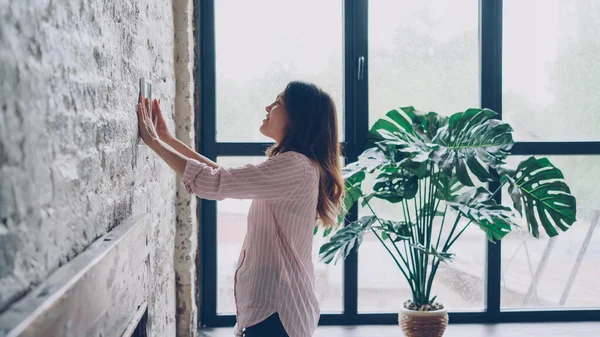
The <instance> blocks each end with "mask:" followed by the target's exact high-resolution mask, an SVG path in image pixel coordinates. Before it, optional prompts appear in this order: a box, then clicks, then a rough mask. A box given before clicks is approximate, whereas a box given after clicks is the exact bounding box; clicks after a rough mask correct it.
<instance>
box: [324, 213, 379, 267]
mask: <svg viewBox="0 0 600 337" xmlns="http://www.w3.org/2000/svg"><path fill="white" fill-rule="evenodd" d="M375 221H377V217H376V216H375V215H369V216H364V217H362V218H360V219H358V220H356V221H353V222H351V223H350V224H348V226H346V227H344V228H342V229H340V230H339V231H337V233H335V234H334V235H333V236H332V237H331V238H330V239H329V242H327V243H325V244H323V245H322V246H321V248H320V249H319V256H320V258H321V260H322V261H323V262H325V263H331V261H333V262H334V264H335V263H337V261H339V260H340V259H344V258H346V256H348V254H350V252H351V251H352V249H353V248H354V247H356V248H358V247H359V246H360V244H361V243H362V240H363V236H364V234H365V233H366V232H368V231H369V230H370V229H371V226H372V225H373V223H374V222H375Z"/></svg>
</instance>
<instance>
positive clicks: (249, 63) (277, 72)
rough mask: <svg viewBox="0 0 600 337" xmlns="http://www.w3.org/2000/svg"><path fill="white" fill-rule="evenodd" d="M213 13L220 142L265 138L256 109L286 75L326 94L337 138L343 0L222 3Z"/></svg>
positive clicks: (261, 110)
mask: <svg viewBox="0 0 600 337" xmlns="http://www.w3.org/2000/svg"><path fill="white" fill-rule="evenodd" d="M316 9H318V10H316ZM214 14H215V27H214V31H215V53H216V58H215V61H216V67H215V69H216V94H217V95H216V103H217V108H216V117H217V120H216V124H217V125H216V137H217V140H218V141H219V142H268V141H269V139H268V138H266V137H265V136H263V135H262V134H261V133H260V132H259V131H258V127H259V126H260V121H261V120H262V118H263V116H264V115H265V110H264V108H263V107H265V106H267V105H269V104H270V103H271V101H273V100H274V99H275V96H277V94H279V93H280V92H281V91H283V89H284V88H285V85H286V84H287V83H288V82H289V81H290V80H307V81H312V82H315V83H319V85H321V86H322V87H323V89H324V90H326V91H327V92H328V93H330V94H331V95H332V97H333V99H334V101H335V103H336V105H337V107H338V120H339V121H340V124H339V125H340V128H341V129H340V134H341V135H343V125H344V123H343V122H341V121H343V109H342V107H343V104H342V85H343V81H342V74H343V63H342V1H320V0H303V1H279V0H256V1H245V0H224V1H215V10H214Z"/></svg>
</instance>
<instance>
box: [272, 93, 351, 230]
mask: <svg viewBox="0 0 600 337" xmlns="http://www.w3.org/2000/svg"><path fill="white" fill-rule="evenodd" d="M283 104H284V106H285V109H286V111H287V113H288V117H289V124H288V127H287V130H286V133H285V136H284V137H283V139H282V140H281V142H279V143H277V144H275V145H273V146H272V147H271V148H270V149H268V150H267V155H268V156H269V157H271V156H274V155H276V154H278V153H282V152H286V151H296V152H299V153H302V154H303V155H305V156H307V157H308V158H310V159H311V160H312V161H313V162H314V163H315V164H316V166H317V168H318V169H319V173H320V174H319V176H320V178H319V202H318V203H317V213H318V219H319V220H320V222H321V225H322V226H323V227H334V226H336V225H337V216H338V214H339V211H340V205H341V201H342V197H343V194H344V178H343V177H342V168H341V165H340V145H339V140H338V124H337V114H336V108H335V103H334V102H333V99H331V96H329V94H327V93H326V92H325V91H323V90H322V89H321V88H319V87H317V86H316V85H314V84H312V83H307V82H302V81H293V82H290V83H289V84H288V85H287V86H286V88H285V90H284V92H283Z"/></svg>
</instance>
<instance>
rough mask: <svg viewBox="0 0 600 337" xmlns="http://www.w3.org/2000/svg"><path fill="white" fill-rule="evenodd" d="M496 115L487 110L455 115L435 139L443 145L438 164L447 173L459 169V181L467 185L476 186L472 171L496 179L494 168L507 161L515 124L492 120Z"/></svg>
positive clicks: (439, 150)
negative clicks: (472, 178) (470, 175)
mask: <svg viewBox="0 0 600 337" xmlns="http://www.w3.org/2000/svg"><path fill="white" fill-rule="evenodd" d="M495 115H496V113H495V112H493V111H492V110H488V109H483V110H481V109H468V110H466V111H465V112H460V113H457V114H454V115H452V116H451V117H450V119H449V121H448V125H447V126H444V127H442V128H440V129H439V130H438V134H437V135H436V136H435V137H434V139H433V142H434V143H435V144H439V145H440V147H439V148H437V149H436V150H435V152H434V155H433V158H434V160H435V161H436V163H437V164H438V166H439V167H441V168H442V169H443V170H444V171H446V172H447V173H448V174H450V173H451V172H452V171H453V169H456V176H457V178H458V180H459V181H460V182H461V183H463V184H465V185H468V186H473V185H474V184H473V181H472V180H471V178H470V177H469V172H470V173H472V174H474V175H475V176H476V177H477V178H478V179H479V180H480V181H482V182H485V181H493V180H497V178H498V177H497V174H496V172H495V170H494V168H496V167H498V166H499V165H501V164H503V163H504V159H505V158H506V156H507V155H508V151H509V150H510V148H511V147H512V145H513V144H514V141H513V139H512V131H513V129H512V127H510V125H508V124H507V123H504V122H501V121H499V120H496V119H492V117H494V116H495Z"/></svg>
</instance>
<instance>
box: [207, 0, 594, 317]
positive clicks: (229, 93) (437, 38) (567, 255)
mask: <svg viewBox="0 0 600 337" xmlns="http://www.w3.org/2000/svg"><path fill="white" fill-rule="evenodd" d="M199 19H200V20H199V21H200V24H201V27H200V29H199V30H198V32H199V36H198V38H199V46H200V54H199V55H200V57H199V61H198V62H199V63H198V66H199V78H198V80H199V82H200V83H199V84H200V85H199V88H201V91H200V94H201V97H200V102H201V108H200V111H199V119H198V121H199V123H198V126H199V130H198V134H199V135H201V137H200V138H199V149H200V151H201V152H202V153H203V154H204V155H206V156H208V157H209V158H212V159H214V160H218V161H219V163H223V164H226V165H228V166H237V165H242V164H246V163H256V162H259V161H261V160H264V150H265V149H266V148H267V147H268V146H269V145H270V144H269V140H268V139H267V138H266V137H263V136H262V135H261V134H260V132H259V131H258V127H259V123H260V121H261V120H262V118H263V115H264V107H265V106H266V105H267V104H268V103H270V101H271V100H272V99H273V98H274V96H275V95H277V94H278V93H279V92H281V90H283V88H284V86H285V84H286V83H287V82H288V81H290V80H294V79H301V80H302V79H304V80H308V81H313V82H316V83H318V84H319V85H321V86H322V87H323V88H324V89H325V90H327V91H328V92H329V93H331V94H332V96H333V97H334V100H335V102H336V105H337V108H338V114H339V115H338V120H339V121H340V132H341V134H340V135H341V136H342V137H341V138H342V142H343V146H344V155H345V159H346V161H347V162H351V161H354V160H356V158H357V156H358V155H359V154H360V152H361V147H362V144H363V141H364V137H365V136H366V134H367V131H368V129H369V127H370V125H372V124H373V123H374V122H375V120H377V119H378V118H379V117H381V116H382V115H383V114H385V113H386V112H387V111H389V110H391V109H393V108H396V107H399V106H409V105H412V106H414V107H415V108H417V109H419V110H423V111H436V112H438V113H442V114H452V113H454V112H457V111H462V110H465V109H466V108H469V107H486V108H491V109H493V110H495V111H497V112H498V113H499V116H498V117H499V118H501V119H504V120H506V121H508V122H509V123H511V125H513V126H514V128H515V139H516V141H517V143H516V144H515V146H514V147H513V156H511V157H510V158H509V159H510V160H511V161H515V162H516V161H518V160H519V159H521V158H525V157H526V156H529V155H536V156H548V157H549V158H550V159H551V161H552V162H553V163H554V164H556V165H557V166H558V167H559V168H561V170H562V171H563V173H564V174H565V176H566V179H567V182H568V183H569V185H570V186H571V187H572V190H573V193H574V194H575V196H576V197H577V199H578V206H579V207H580V208H581V209H580V210H579V212H578V222H577V223H576V224H574V225H573V228H571V229H570V230H569V231H568V232H567V233H565V234H563V235H561V236H559V237H558V238H555V239H548V238H544V237H542V238H541V239H539V240H535V239H532V238H531V237H530V236H524V235H523V233H522V232H515V233H511V234H510V235H509V236H507V237H506V238H505V240H503V241H502V243H500V244H491V243H489V242H487V241H486V240H485V237H484V235H483V233H482V232H481V231H480V230H479V229H478V228H477V227H475V226H472V227H471V228H469V230H467V231H466V232H465V234H464V235H463V237H462V238H461V240H459V241H458V242H457V244H456V246H454V247H455V253H456V258H455V261H454V262H452V263H451V264H449V265H447V266H442V268H441V269H440V270H439V271H438V277H437V278H436V283H434V288H433V291H434V292H435V293H436V294H437V295H438V296H439V299H440V300H441V301H442V302H443V303H444V304H446V306H447V307H448V308H449V310H450V320H451V321H453V322H508V321H510V322H516V321H545V320H566V321H569V320H578V321H581V320H597V319H598V317H599V315H600V300H599V298H600V294H599V293H598V291H597V289H600V283H598V280H597V277H594V274H595V273H594V267H595V266H596V265H598V262H600V261H598V259H599V256H600V252H599V251H598V249H596V248H595V247H596V246H598V244H599V243H600V242H599V240H600V237H599V236H598V235H600V234H597V231H598V229H597V227H600V211H599V209H600V199H599V197H598V195H600V193H598V191H597V188H596V186H595V184H592V183H590V181H593V179H595V177H596V176H598V175H599V174H600V172H599V169H598V168H599V167H600V162H599V159H598V158H600V123H597V119H599V118H600V112H599V111H600V105H599V103H598V102H600V93H599V92H598V90H596V88H597V87H598V83H597V82H598V80H597V79H598V78H600V67H599V66H598V65H597V64H596V63H597V62H595V60H596V59H597V57H596V55H597V54H599V53H600V42H598V41H600V40H599V39H598V35H599V33H600V24H599V23H598V22H600V20H599V19H600V5H599V4H598V3H597V2H596V1H593V0H526V1H518V0H504V1H502V0H479V1H477V0H456V1H451V2H449V1H445V0H431V1H426V2H418V1H409V0H371V1H368V0H345V1H342V0H335V1H321V0H303V1H300V0H289V1H279V0H256V1H242V0H222V1H221V0H219V1H215V0H207V1H201V2H200V8H199ZM363 61H364V62H363ZM361 62H363V63H361ZM359 69H360V70H361V71H359ZM500 198H501V200H500V201H501V202H503V203H505V204H508V203H509V202H510V199H509V198H507V196H506V193H500ZM249 204H250V203H249V202H247V201H235V200H226V201H221V202H214V201H205V200H203V201H202V202H201V204H200V206H201V207H200V216H201V226H200V232H201V233H200V236H201V243H200V247H201V255H200V256H201V259H202V261H201V265H200V269H201V275H202V280H201V286H202V289H201V293H202V296H201V297H202V298H201V301H202V302H201V303H200V307H201V318H200V321H201V322H202V324H205V325H208V326H225V325H231V326H232V325H233V324H234V323H235V316H234V312H235V305H234V301H233V272H234V268H235V262H236V261H237V257H238V254H239V250H240V247H241V244H242V240H243V237H244V234H245V227H246V214H247V211H248V207H249ZM372 206H373V207H374V208H375V209H376V210H381V211H382V212H389V213H390V214H392V215H393V213H394V209H393V207H386V208H385V209H382V207H383V205H381V204H378V203H377V201H374V202H373V204H372ZM367 213H369V212H368V210H367V209H364V208H361V207H357V209H356V210H353V211H352V212H351V213H350V219H351V220H353V219H356V218H357V217H358V216H359V215H364V214H367ZM323 242H324V239H323V238H322V237H321V236H320V235H317V236H315V242H314V253H315V272H316V280H317V292H318V296H319V300H320V303H321V310H322V314H323V315H322V316H321V324H396V323H397V311H398V308H400V306H401V305H402V303H403V302H404V301H405V300H406V299H407V298H408V296H409V295H408V294H409V292H408V287H407V286H406V284H405V281H404V279H403V277H402V275H401V273H400V272H399V271H398V270H397V268H396V267H395V265H394V263H393V261H392V259H391V258H390V257H389V256H388V255H387V252H386V251H385V249H384V248H383V247H381V246H380V244H379V242H378V241H377V240H374V238H372V237H369V236H367V237H365V239H364V242H363V247H362V248H361V249H360V250H359V252H358V254H352V255H351V256H349V258H348V259H346V261H344V263H343V264H340V263H338V265H335V266H334V265H324V264H322V263H321V262H319V261H317V253H318V247H320V246H321V244H322V243H323Z"/></svg>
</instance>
